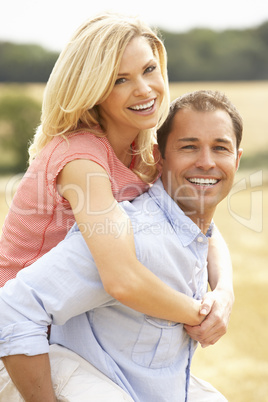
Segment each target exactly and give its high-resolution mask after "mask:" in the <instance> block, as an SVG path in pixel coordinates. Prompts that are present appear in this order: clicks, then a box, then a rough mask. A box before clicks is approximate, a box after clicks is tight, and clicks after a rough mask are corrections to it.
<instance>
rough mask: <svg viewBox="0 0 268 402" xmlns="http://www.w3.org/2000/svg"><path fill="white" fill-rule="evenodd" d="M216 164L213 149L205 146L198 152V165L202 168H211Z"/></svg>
mask: <svg viewBox="0 0 268 402" xmlns="http://www.w3.org/2000/svg"><path fill="white" fill-rule="evenodd" d="M215 165H216V163H215V159H214V156H213V152H212V150H210V149H207V148H205V149H201V150H200V152H198V155H197V160H196V167H198V168H199V169H202V170H209V169H212V168H213V167H215Z"/></svg>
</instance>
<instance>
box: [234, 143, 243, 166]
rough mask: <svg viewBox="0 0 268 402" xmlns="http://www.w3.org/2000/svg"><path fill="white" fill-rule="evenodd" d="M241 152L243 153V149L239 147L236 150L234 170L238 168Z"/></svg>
mask: <svg viewBox="0 0 268 402" xmlns="http://www.w3.org/2000/svg"><path fill="white" fill-rule="evenodd" d="M242 153H243V149H242V148H239V149H238V151H237V158H236V170H238V168H239V164H240V159H241V156H242Z"/></svg>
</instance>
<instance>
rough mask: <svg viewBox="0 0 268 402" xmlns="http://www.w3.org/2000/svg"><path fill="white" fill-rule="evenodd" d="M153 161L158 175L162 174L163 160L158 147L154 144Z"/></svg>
mask: <svg viewBox="0 0 268 402" xmlns="http://www.w3.org/2000/svg"><path fill="white" fill-rule="evenodd" d="M154 160H155V163H156V166H157V169H158V171H159V172H160V173H162V167H163V158H162V156H161V153H160V151H159V148H158V145H157V144H154Z"/></svg>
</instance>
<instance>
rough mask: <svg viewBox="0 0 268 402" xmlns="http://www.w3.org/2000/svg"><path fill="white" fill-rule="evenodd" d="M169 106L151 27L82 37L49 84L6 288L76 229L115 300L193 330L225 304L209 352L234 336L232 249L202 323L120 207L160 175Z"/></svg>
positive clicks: (217, 252)
mask: <svg viewBox="0 0 268 402" xmlns="http://www.w3.org/2000/svg"><path fill="white" fill-rule="evenodd" d="M168 106H169V92H168V81H167V71H166V51H165V48H164V46H163V43H162V42H161V40H160V39H159V38H158V37H157V36H156V34H155V33H154V32H153V31H152V30H151V29H150V28H149V27H147V26H146V25H144V24H143V23H142V22H140V21H139V20H137V19H132V18H126V17H125V16H124V17H121V16H118V15H111V14H104V15H101V16H97V17H96V18H93V19H91V20H89V21H86V22H85V24H83V25H82V27H80V28H79V29H78V31H77V32H76V33H75V34H74V36H73V38H72V39H71V40H70V42H69V43H68V44H67V46H66V48H65V49H64V50H63V52H62V53H61V55H60V57H59V59H58V61H57V63H56V65H55V67H54V69H53V71H52V74H51V76H50V79H49V81H48V84H47V87H46V90H45V95H44V102H43V111H42V119H41V125H40V127H39V128H38V130H37V133H36V136H35V138H34V141H33V144H32V146H31V147H30V156H31V163H30V167H29V169H28V171H27V173H26V174H25V177H24V178H23V180H22V182H21V184H20V187H19V189H18V191H17V194H16V195H15V197H14V201H13V205H12V207H11V210H10V212H9V214H8V216H7V219H6V222H5V225H4V228H3V236H2V239H1V276H2V278H3V279H2V284H4V282H5V281H6V280H8V279H11V278H12V277H14V276H15V275H16V273H17V272H18V270H19V269H21V268H24V267H25V266H28V265H30V264H32V263H33V262H34V261H35V260H37V259H38V258H39V257H41V256H42V255H43V254H45V253H46V252H47V251H49V250H50V249H51V248H52V247H54V246H55V245H56V244H57V243H59V242H60V241H61V240H62V239H63V238H64V237H65V235H66V233H67V231H68V229H69V228H70V227H71V226H72V225H73V223H74V222H75V221H76V222H77V224H78V226H79V228H80V231H81V232H82V234H83V237H84V240H85V241H86V243H87V246H88V247H89V248H90V251H91V254H92V256H93V258H94V260H95V262H96V265H97V267H98V270H99V273H100V276H101V279H102V282H103V285H104V288H105V290H106V291H107V292H108V293H109V294H110V295H111V296H113V297H114V298H115V299H117V300H119V301H120V302H121V303H123V304H125V305H127V306H129V307H131V308H133V309H135V310H138V311H141V312H143V313H145V314H148V315H151V316H156V317H159V318H163V319H167V320H172V321H176V322H182V323H186V324H190V325H197V324H200V323H201V322H202V320H203V319H204V316H205V315H206V314H207V313H208V312H209V310H210V308H211V306H212V305H213V306H214V305H215V306H216V307H215V309H216V310H215V312H216V313H217V314H214V310H213V308H212V312H211V314H210V315H209V316H208V317H210V318H208V319H207V320H205V322H204V326H201V327H200V326H199V327H198V329H195V332H194V333H193V337H194V338H195V339H201V338H202V344H203V345H206V344H208V343H215V341H216V340H217V339H219V337H221V336H222V335H223V333H225V331H226V326H227V322H228V318H229V312H230V307H231V305H232V302H233V295H232V285H231V266H230V262H229V257H228V254H227V255H226V247H225V244H224V243H223V241H222V240H221V239H220V240H215V243H214V244H213V245H212V247H211V252H210V257H209V259H210V260H211V261H213V265H211V266H210V269H212V268H213V286H212V288H215V290H217V289H216V288H218V289H219V290H221V292H218V293H217V294H218V300H217V303H214V302H215V300H214V298H213V297H212V296H211V295H210V296H209V297H208V298H207V299H206V301H205V302H204V303H203V305H202V306H203V307H202V310H203V311H202V315H201V314H200V304H199V303H197V302H194V301H193V300H192V299H191V298H188V297H187V296H185V295H183V294H181V293H179V292H176V291H175V290H174V289H172V288H170V287H168V286H167V285H166V284H164V283H163V282H161V281H160V280H159V279H158V278H157V277H156V276H155V275H153V274H152V273H151V272H150V271H149V270H148V269H146V267H144V266H143V265H142V264H141V263H140V262H139V261H138V260H137V258H136V254H135V246H134V240H133V234H132V230H131V225H130V222H129V220H128V218H127V216H126V215H125V214H124V213H123V212H122V210H121V208H120V207H119V206H118V204H117V202H118V201H122V200H124V199H128V200H131V199H133V198H135V197H136V196H137V195H139V194H141V193H142V192H144V191H146V190H147V189H148V187H149V185H150V183H152V182H153V181H154V180H155V179H156V177H157V176H158V174H159V172H158V170H157V167H156V163H155V162H154V157H153V149H154V145H155V129H156V128H157V127H158V126H160V125H161V124H162V122H163V121H164V120H165V117H166V115H167V113H168ZM223 268H224V269H223ZM211 278H212V275H211ZM212 293H213V292H212ZM219 295H220V296H219ZM215 298H216V293H215ZM219 312H220V313H219ZM213 314H214V315H213ZM215 315H217V319H215ZM219 316H220V318H221V319H220V320H219V318H218V317H219ZM202 325H203V324H202ZM11 358H15V359H16V356H11ZM26 358H27V357H26ZM36 358H37V360H35V363H34V366H35V367H38V356H37V357H36ZM40 358H41V359H42V358H43V357H42V356H41V357H40ZM13 361H14V360H13ZM29 361H30V360H29ZM31 361H33V360H32V359H31ZM10 362H11V365H10V366H9V370H10V373H12V374H14V372H12V359H10ZM36 362H37V363H36ZM29 364H30V363H29ZM13 367H14V366H13ZM15 367H16V369H15V375H16V376H20V371H19V370H17V367H18V366H16V364H15ZM29 367H30V366H29ZM23 377H24V375H23V374H22V378H21V380H22V383H23ZM16 383H19V379H18V378H17V380H16Z"/></svg>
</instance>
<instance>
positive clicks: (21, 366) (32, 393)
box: [2, 354, 56, 402]
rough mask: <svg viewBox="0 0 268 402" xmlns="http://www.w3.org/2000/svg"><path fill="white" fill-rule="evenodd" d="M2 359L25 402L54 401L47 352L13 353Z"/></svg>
mask: <svg viewBox="0 0 268 402" xmlns="http://www.w3.org/2000/svg"><path fill="white" fill-rule="evenodd" d="M2 360H3V363H4V365H5V367H6V369H7V371H8V373H9V375H10V378H11V379H12V381H13V382H14V384H15V386H16V387H17V389H18V391H19V392H20V394H21V396H22V397H23V399H24V400H25V401H26V402H40V401H45V402H56V396H55V393H54V390H53V386H52V381H51V373H50V363H49V358H48V354H42V355H37V356H25V355H13V356H8V357H3V358H2Z"/></svg>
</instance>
